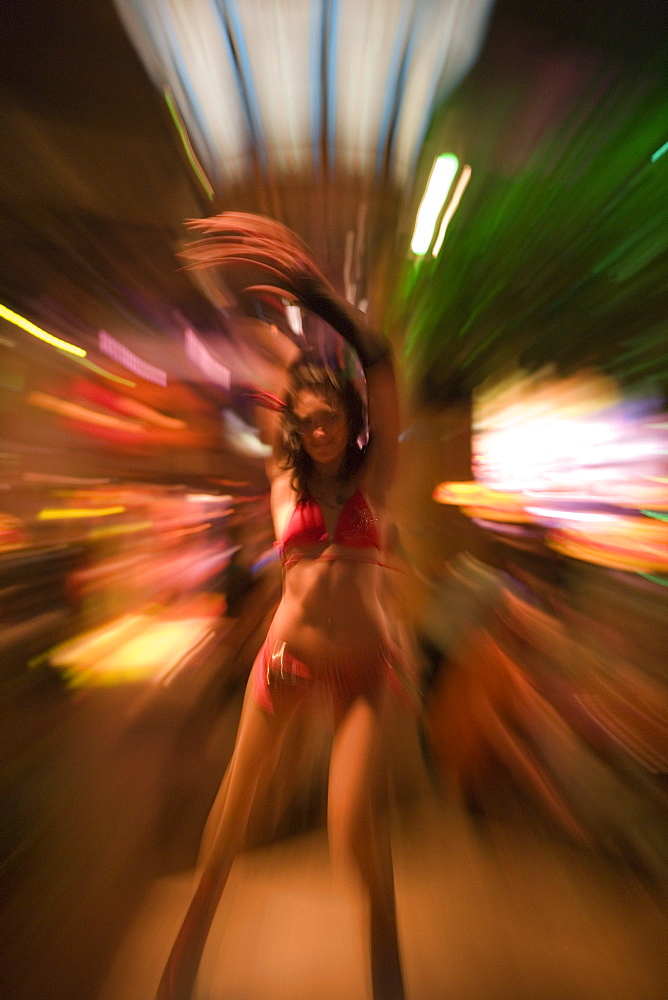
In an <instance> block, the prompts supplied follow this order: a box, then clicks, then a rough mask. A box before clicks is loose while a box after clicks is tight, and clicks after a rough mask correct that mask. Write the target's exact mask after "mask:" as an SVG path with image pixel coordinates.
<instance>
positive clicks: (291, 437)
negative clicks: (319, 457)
mask: <svg viewBox="0 0 668 1000" xmlns="http://www.w3.org/2000/svg"><path fill="white" fill-rule="evenodd" d="M289 375H290V384H289V389H288V394H287V397H286V400H285V409H284V410H283V412H282V415H281V431H282V436H283V448H284V451H285V461H284V463H283V468H285V469H289V470H291V471H292V477H291V480H290V482H291V485H292V488H293V489H294V490H295V492H296V493H297V496H298V498H299V500H303V499H304V498H305V497H306V496H307V494H308V478H309V474H310V473H311V472H312V470H313V459H312V458H311V457H310V455H308V454H307V453H306V450H305V449H304V445H303V444H302V439H301V436H300V434H299V431H298V429H297V421H296V418H295V412H294V406H295V402H296V399H297V396H298V394H299V393H300V392H301V391H302V390H304V389H308V390H310V391H311V392H315V393H319V394H322V395H323V396H329V395H331V393H332V392H334V394H335V395H336V397H337V398H338V399H339V400H340V402H341V404H342V406H343V409H344V412H345V414H346V421H347V424H348V443H347V445H346V451H345V454H344V456H343V461H342V462H341V468H340V469H339V473H338V477H337V478H338V479H339V480H340V481H341V482H345V481H346V480H347V479H350V478H351V477H352V476H354V475H355V473H356V472H357V470H358V469H359V468H360V466H361V465H362V462H363V461H364V456H365V454H366V449H367V444H368V442H367V441H366V440H365V430H366V413H365V406H364V401H363V400H362V397H361V395H360V393H359V392H358V390H357V389H356V387H355V385H354V383H353V381H352V380H351V378H350V377H349V376H348V375H347V374H346V373H345V372H343V371H340V370H337V369H334V368H331V367H330V366H329V365H327V364H325V363H324V361H323V360H322V358H321V357H320V356H319V355H318V354H316V353H315V352H313V353H312V352H310V351H308V352H304V353H303V354H302V355H301V357H299V358H298V359H297V361H295V362H294V363H293V364H292V365H291V366H290V369H289Z"/></svg>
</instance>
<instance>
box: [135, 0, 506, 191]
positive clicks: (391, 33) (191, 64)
mask: <svg viewBox="0 0 668 1000" xmlns="http://www.w3.org/2000/svg"><path fill="white" fill-rule="evenodd" d="M115 5H116V8H117V10H118V13H119V16H120V17H121V20H122V21H123V23H124V24H125V28H126V30H127V32H128V34H129V36H130V38H131V40H132V42H133V44H134V45H135V47H136V49H137V51H138V53H139V55H140V57H141V59H142V60H143V62H144V64H145V66H146V68H147V70H148V72H149V74H150V76H151V77H152V79H153V82H154V84H155V85H156V86H157V87H158V88H159V89H160V91H161V92H166V91H167V90H168V91H169V92H170V93H171V95H172V99H173V103H174V107H175V108H178V112H179V115H180V117H181V119H182V121H183V123H184V126H185V128H187V134H188V135H189V137H190V139H191V141H192V146H193V148H194V149H196V150H197V156H198V158H199V161H200V162H201V163H202V164H203V165H204V168H205V169H206V173H207V175H208V178H209V180H210V181H211V182H212V186H213V187H214V188H217V187H219V186H221V185H224V184H225V183H227V182H233V183H236V182H238V181H239V180H241V179H242V178H243V177H244V176H246V175H247V174H248V173H249V171H252V170H253V169H255V168H256V167H257V166H258V165H259V167H260V168H261V169H262V171H263V172H266V171H267V170H268V166H269V165H271V166H272V168H273V169H275V170H276V172H277V173H294V172H297V171H299V172H306V171H308V170H309V169H310V170H311V171H312V172H314V173H317V172H318V171H319V170H320V169H322V168H323V167H324V166H326V167H327V169H330V170H332V169H338V168H341V167H343V169H344V170H345V171H347V172H350V173H360V174H363V173H370V172H372V171H375V172H376V173H378V174H381V173H382V174H383V176H384V177H387V178H390V177H391V178H393V179H394V180H396V181H398V182H402V181H404V182H405V181H406V180H408V179H409V175H410V174H411V172H412V170H413V169H414V166H415V162H416V156H417V152H418V150H419V147H420V144H421V142H422V140H423V137H424V132H425V128H426V123H427V121H428V120H429V117H430V115H431V114H432V112H433V108H434V106H435V104H436V103H437V102H438V101H439V100H440V99H442V98H443V96H444V95H445V94H446V93H448V92H449V91H451V90H452V89H453V88H454V87H455V86H456V84H457V83H458V82H459V81H460V80H461V78H462V76H463V75H464V73H465V72H466V71H467V70H468V69H469V68H470V67H471V65H472V63H473V61H474V59H475V57H476V55H477V53H478V51H479V49H480V46H481V42H482V39H483V37H484V33H485V29H486V23H487V17H488V14H489V11H490V10H491V7H492V5H493V4H492V0H450V2H449V3H447V4H445V3H442V2H441V0H421V2H417V0H384V2H383V3H382V4H380V3H378V2H377V0H312V2H301V3H295V2H293V0H275V2H273V3H271V4H268V3H266V0H243V2H242V3H240V2H236V0H220V2H218V3H212V2H209V0H191V2H190V3H189V4H183V3H182V2H180V0H115ZM221 95H224V99H222V98H221Z"/></svg>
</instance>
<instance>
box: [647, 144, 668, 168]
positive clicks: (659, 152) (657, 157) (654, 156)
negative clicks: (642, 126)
mask: <svg viewBox="0 0 668 1000" xmlns="http://www.w3.org/2000/svg"><path fill="white" fill-rule="evenodd" d="M664 153H668V142H664V144H663V146H660V147H659V149H657V151H656V153H652V155H651V156H650V158H649V160H650V163H656V161H657V160H660V159H661V157H662V156H663V154H664Z"/></svg>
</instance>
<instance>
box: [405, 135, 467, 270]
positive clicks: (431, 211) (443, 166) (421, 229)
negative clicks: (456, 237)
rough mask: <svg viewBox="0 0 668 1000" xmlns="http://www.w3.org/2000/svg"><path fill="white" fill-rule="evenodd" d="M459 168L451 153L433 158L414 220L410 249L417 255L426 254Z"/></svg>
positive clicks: (457, 161)
mask: <svg viewBox="0 0 668 1000" xmlns="http://www.w3.org/2000/svg"><path fill="white" fill-rule="evenodd" d="M458 169H459V160H458V159H457V157H456V156H455V155H454V154H453V153H442V154H441V156H437V157H436V159H435V160H434V165H433V167H432V168H431V173H430V174H429V180H428V181H427V187H426V189H425V192H424V194H423V196H422V201H421V202H420V207H419V208H418V212H417V217H416V220H415V231H414V233H413V239H412V240H411V250H412V251H413V253H414V254H416V255H417V256H422V255H423V254H426V252H427V250H428V249H429V244H430V243H431V240H432V236H433V235H434V227H435V226H436V221H437V219H438V216H439V214H440V211H441V209H442V208H443V205H444V204H445V199H446V198H447V196H448V191H449V190H450V186H451V184H452V182H453V180H454V179H455V174H456V173H457V170H458Z"/></svg>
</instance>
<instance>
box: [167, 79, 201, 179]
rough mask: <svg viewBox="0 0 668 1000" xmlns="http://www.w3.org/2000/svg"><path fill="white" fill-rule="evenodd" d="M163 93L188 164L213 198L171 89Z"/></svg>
mask: <svg viewBox="0 0 668 1000" xmlns="http://www.w3.org/2000/svg"><path fill="white" fill-rule="evenodd" d="M163 93H164V95H165V101H166V103H167V108H168V109H169V113H170V115H171V116H172V121H173V122H174V125H175V126H176V130H177V132H178V133H179V137H180V139H181V143H182V144H183V148H184V150H185V152H186V156H187V157H188V162H189V163H190V166H191V167H192V168H193V172H194V174H195V176H196V177H197V180H198V181H199V182H200V184H201V185H202V187H203V188H204V190H205V192H206V194H207V195H208V197H209V198H213V187H212V186H211V182H210V181H209V179H208V177H207V176H206V174H205V173H204V168H203V167H202V165H201V163H200V162H199V160H198V159H197V157H196V156H195V151H194V149H193V147H192V143H191V142H190V139H189V137H188V132H187V130H186V127H185V125H184V123H183V119H182V118H181V115H180V114H179V112H178V109H177V107H176V105H175V103H174V98H173V96H172V93H171V91H170V89H169V87H165V89H164V91H163Z"/></svg>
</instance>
